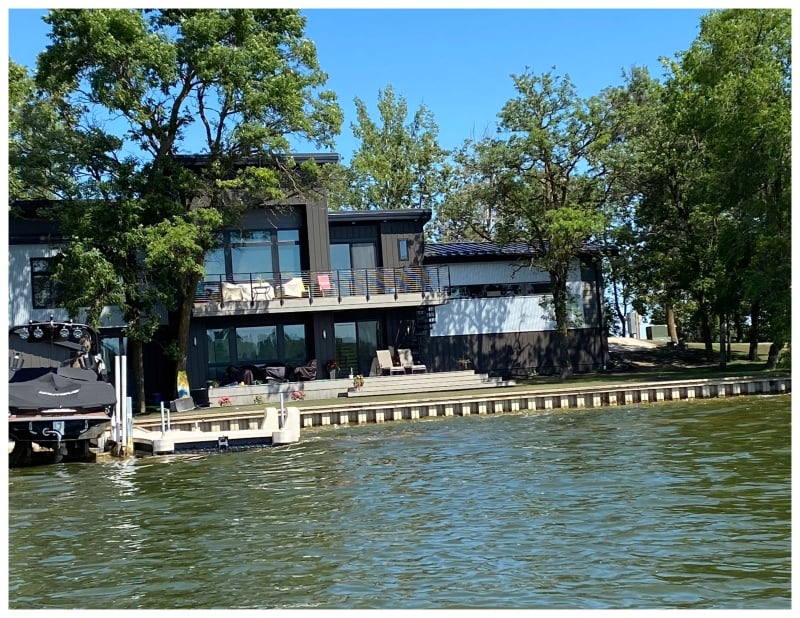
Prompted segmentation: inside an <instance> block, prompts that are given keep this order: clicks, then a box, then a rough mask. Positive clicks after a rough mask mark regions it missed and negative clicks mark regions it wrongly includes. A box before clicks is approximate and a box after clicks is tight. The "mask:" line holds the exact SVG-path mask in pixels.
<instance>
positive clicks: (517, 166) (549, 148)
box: [440, 72, 616, 377]
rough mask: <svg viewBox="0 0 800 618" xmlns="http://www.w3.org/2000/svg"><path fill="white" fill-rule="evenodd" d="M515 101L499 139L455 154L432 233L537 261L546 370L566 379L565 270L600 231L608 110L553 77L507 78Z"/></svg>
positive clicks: (504, 113) (610, 133)
mask: <svg viewBox="0 0 800 618" xmlns="http://www.w3.org/2000/svg"><path fill="white" fill-rule="evenodd" d="M512 77H513V80H514V86H515V89H516V91H517V95H516V96H515V97H514V98H513V99H511V100H510V101H508V102H507V103H506V104H505V106H504V107H503V109H502V110H501V112H500V114H499V118H500V125H499V132H500V133H501V134H502V135H503V136H504V137H503V138H485V139H483V140H480V141H479V142H477V143H476V144H472V145H469V144H468V145H467V149H466V151H462V152H461V153H460V154H459V158H460V160H462V161H465V162H466V164H465V165H464V164H462V165H461V167H460V171H461V175H462V180H461V182H460V183H459V191H458V192H457V193H456V194H455V195H454V196H453V197H452V198H451V199H448V200H447V201H446V203H445V204H444V205H443V207H442V209H441V211H440V225H442V224H443V225H444V226H445V227H451V228H452V226H461V227H463V228H465V229H466V230H467V231H468V233H469V234H470V235H476V236H478V237H482V238H486V239H490V240H496V241H497V242H499V243H500V244H508V243H511V242H523V243H527V244H529V245H531V246H533V247H536V248H537V249H538V250H539V252H540V257H539V258H537V264H538V265H541V266H542V267H543V268H545V269H546V270H547V272H548V273H549V275H550V282H551V284H552V290H553V311H554V313H555V321H556V330H557V333H558V346H557V350H556V351H555V352H556V353H555V355H554V356H555V364H556V366H558V367H559V369H560V373H561V376H562V377H567V376H569V375H570V374H571V373H572V367H571V363H570V362H569V354H568V351H569V348H568V345H569V342H568V328H569V325H570V315H569V303H570V300H571V299H570V296H569V291H568V287H567V279H568V275H569V269H570V266H571V265H572V263H573V260H574V259H575V257H576V255H578V253H579V252H580V250H581V249H582V247H583V246H584V243H585V242H586V241H587V240H590V239H592V238H593V237H596V236H597V235H599V234H600V232H602V230H603V229H604V227H605V223H606V220H607V215H606V213H605V206H606V204H607V198H608V187H609V184H610V183H611V182H612V178H611V177H610V176H609V174H608V171H607V169H606V168H605V165H604V164H603V160H602V157H601V155H602V154H603V153H604V152H605V151H606V150H607V149H609V148H611V147H612V145H613V144H614V141H615V135H616V133H615V131H616V130H615V122H616V121H615V118H614V116H615V115H614V105H613V104H612V103H611V101H610V100H609V99H608V98H607V97H606V96H599V97H593V98H591V99H588V100H584V99H581V98H580V97H578V95H577V94H576V92H575V88H574V86H573V84H572V82H571V81H570V80H569V78H568V77H563V78H562V77H559V76H557V75H555V74H554V73H553V72H548V73H544V74H542V75H534V74H532V73H529V72H526V73H524V74H522V75H515V76H512Z"/></svg>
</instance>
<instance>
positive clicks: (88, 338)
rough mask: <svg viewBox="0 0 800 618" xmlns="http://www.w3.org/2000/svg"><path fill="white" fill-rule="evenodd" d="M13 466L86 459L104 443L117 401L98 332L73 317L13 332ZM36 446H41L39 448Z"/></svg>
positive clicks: (10, 395)
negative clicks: (38, 458)
mask: <svg viewBox="0 0 800 618" xmlns="http://www.w3.org/2000/svg"><path fill="white" fill-rule="evenodd" d="M9 356H10V374H9V383H8V406H9V416H8V422H9V440H10V441H12V442H13V443H14V448H13V450H12V451H11V453H10V461H9V463H10V465H12V466H15V465H26V464H29V463H32V462H33V455H34V451H36V452H44V453H49V454H50V455H51V457H50V459H51V460H52V461H61V460H62V459H67V460H86V459H88V458H89V457H90V453H91V449H92V447H93V446H94V447H97V446H98V444H100V443H101V442H102V437H103V436H104V434H105V432H106V430H107V429H108V428H109V427H110V424H111V416H112V414H113V411H114V406H115V405H116V402H117V397H116V391H115V389H114V386H113V385H112V384H110V383H109V382H107V381H106V374H105V367H104V364H103V361H102V357H101V356H100V354H99V338H98V335H97V332H96V331H95V330H94V329H92V328H90V327H89V326H87V325H85V324H75V323H72V322H54V321H52V320H51V321H49V322H30V323H28V324H25V325H22V326H15V327H13V328H12V329H11V332H10V333H9ZM34 446H36V447H37V448H34Z"/></svg>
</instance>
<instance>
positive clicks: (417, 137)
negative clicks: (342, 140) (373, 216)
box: [328, 85, 449, 210]
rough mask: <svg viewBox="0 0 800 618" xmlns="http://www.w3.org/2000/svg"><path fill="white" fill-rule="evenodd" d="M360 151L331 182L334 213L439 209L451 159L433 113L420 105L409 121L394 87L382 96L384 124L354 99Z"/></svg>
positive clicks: (382, 92)
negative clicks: (398, 209) (345, 211)
mask: <svg viewBox="0 0 800 618" xmlns="http://www.w3.org/2000/svg"><path fill="white" fill-rule="evenodd" d="M355 106H356V122H354V123H352V124H351V128H352V131H353V136H354V137H355V138H356V139H357V140H359V142H360V145H359V148H358V150H357V151H356V152H355V153H354V154H353V157H352V159H351V161H350V164H349V165H348V166H341V167H340V168H339V169H338V170H336V176H332V177H330V179H329V184H328V186H329V191H330V192H329V203H330V206H331V207H332V208H333V209H340V208H342V207H345V208H352V209H355V210H385V209H393V208H431V209H433V208H435V206H436V203H437V201H438V200H439V199H440V197H441V195H442V193H443V192H444V191H445V187H446V179H447V174H448V169H449V168H448V165H447V163H446V159H447V155H448V153H447V152H446V151H445V150H443V149H442V148H441V146H440V145H439V138H438V135H439V127H438V125H437V124H436V121H435V120H434V117H433V113H432V112H431V111H430V110H429V109H428V108H427V107H425V106H424V105H421V106H420V107H419V108H418V109H417V111H416V112H415V113H414V115H413V116H412V117H411V119H409V118H408V104H407V102H406V100H405V99H404V98H403V97H402V96H399V95H396V94H395V92H394V89H393V88H392V86H391V85H389V86H387V87H386V88H385V89H384V90H383V91H379V92H378V113H379V119H378V120H377V121H376V120H373V119H372V118H371V117H370V114H369V110H368V108H367V105H366V104H365V103H364V101H362V100H361V99H359V98H356V99H355Z"/></svg>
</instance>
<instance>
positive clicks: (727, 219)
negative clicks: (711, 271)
mask: <svg viewBox="0 0 800 618" xmlns="http://www.w3.org/2000/svg"><path fill="white" fill-rule="evenodd" d="M676 73H680V74H682V75H684V76H686V78H687V81H688V82H689V84H690V85H691V87H692V90H693V92H694V93H695V95H696V97H695V99H694V103H695V105H694V109H693V118H694V120H695V123H696V126H697V131H698V133H699V135H700V136H701V139H702V140H703V142H704V144H705V148H706V153H707V161H708V168H709V177H710V183H709V184H710V187H709V189H710V192H711V193H712V195H713V198H714V199H716V200H717V205H718V206H717V211H718V215H717V220H718V223H719V228H720V234H721V235H722V237H723V238H724V242H722V243H721V244H720V248H721V250H720V254H719V263H720V273H721V277H720V279H719V281H718V282H717V289H718V293H719V296H720V299H721V300H722V301H724V302H721V303H720V306H719V310H720V313H721V314H730V313H731V312H734V311H735V310H736V306H737V305H738V304H739V303H741V302H743V301H745V302H748V303H749V304H750V305H751V307H753V311H752V312H751V315H752V316H753V318H752V321H754V322H756V323H757V321H758V317H759V314H760V313H761V312H762V311H763V312H764V314H765V317H766V321H767V324H766V327H767V334H768V337H769V339H770V341H771V342H772V348H771V350H770V355H769V358H768V360H767V364H768V367H774V366H775V364H776V362H777V357H778V353H779V351H780V350H781V349H782V348H783V346H784V344H785V343H787V342H788V341H789V337H790V331H791V294H790V284H791V257H790V256H791V124H792V123H791V12H790V11H789V10H786V9H778V10H776V9H758V10H756V9H735V10H723V11H712V12H710V13H709V14H708V15H706V16H705V17H704V18H703V19H702V21H701V29H700V35H699V36H698V38H697V40H696V41H695V42H694V43H693V44H692V46H691V47H690V49H689V50H688V51H687V52H686V53H685V54H684V55H683V57H682V59H681V62H680V66H679V67H678V68H676ZM711 199H712V198H709V201H710V200H711ZM753 328H754V330H757V328H756V324H753ZM754 343H755V341H754Z"/></svg>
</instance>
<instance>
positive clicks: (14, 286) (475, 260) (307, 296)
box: [9, 197, 607, 400]
mask: <svg viewBox="0 0 800 618" xmlns="http://www.w3.org/2000/svg"><path fill="white" fill-rule="evenodd" d="M46 206H47V204H46V203H26V204H21V205H19V208H17V209H15V211H16V212H17V213H21V215H20V216H17V215H13V216H11V217H10V221H9V224H10V225H9V229H10V233H9V244H10V246H9V292H10V297H9V320H10V322H11V323H12V324H20V323H25V322H27V321H28V320H47V319H49V317H50V316H51V315H54V317H55V319H57V320H65V319H68V318H69V317H71V316H68V315H66V311H65V310H64V309H63V308H60V307H59V297H58V289H57V287H56V286H54V285H53V283H52V280H51V278H50V272H51V270H50V268H51V260H52V258H53V256H55V255H56V254H57V253H58V251H59V246H60V245H62V244H63V242H64V240H65V239H63V238H62V237H61V236H60V235H59V233H58V230H57V229H56V228H55V227H54V226H53V224H52V222H50V221H47V220H46V219H44V218H42V217H41V216H39V214H37V209H38V208H42V207H45V208H46ZM276 206H279V207H276ZM431 216H432V213H431V211H429V210H419V209H404V210H391V211H358V212H355V211H348V212H344V211H340V212H329V211H328V209H327V204H326V202H325V200H324V198H322V197H320V198H319V199H317V200H314V199H308V200H305V199H301V198H291V199H287V200H284V201H282V202H281V203H280V204H279V205H275V204H271V205H264V206H261V207H257V208H252V209H250V210H249V211H247V212H246V213H245V214H244V216H243V217H242V218H241V220H240V222H239V225H238V226H236V227H235V228H230V229H225V230H221V231H220V234H221V243H220V246H219V248H218V249H217V250H215V251H213V252H212V253H210V254H209V255H208V256H207V259H206V264H205V266H206V274H205V277H204V280H203V281H202V282H201V284H200V285H198V288H197V291H196V295H195V298H194V305H193V311H192V319H191V326H190V342H189V357H188V366H187V373H188V378H189V382H190V388H191V389H199V388H203V387H205V386H206V385H207V384H208V383H210V382H216V383H219V384H224V383H226V381H229V376H228V374H227V373H226V372H227V370H228V368H229V367H231V366H234V367H237V368H250V369H251V370H252V371H254V372H264V373H265V375H268V376H270V377H285V378H287V379H292V378H293V377H294V372H295V369H297V368H304V367H307V366H309V365H310V364H311V362H312V361H316V377H317V378H318V379H321V378H327V377H328V372H327V371H326V366H327V364H328V361H330V360H333V359H335V360H336V361H337V362H338V365H339V367H340V369H339V371H340V372H344V373H345V374H347V373H349V372H350V371H351V370H352V371H353V372H354V373H362V374H364V375H369V374H370V372H373V373H374V371H375V364H374V360H375V358H376V351H377V350H382V349H387V348H389V347H392V348H395V349H399V348H409V349H411V350H412V353H413V355H414V357H415V358H417V359H421V360H422V361H423V362H424V364H425V365H426V366H427V370H428V371H429V372H430V371H450V370H455V369H460V368H469V369H475V370H477V371H480V372H482V373H491V374H494V375H498V376H509V375H518V374H524V375H527V374H528V372H530V371H532V370H536V371H537V372H538V373H550V372H552V371H554V370H555V366H554V362H553V358H554V354H553V350H554V338H553V333H554V329H555V323H554V320H553V319H552V316H551V312H550V311H549V309H548V307H547V299H548V296H549V281H548V276H547V274H546V273H544V272H542V271H541V270H538V269H536V268H531V267H526V266H523V264H524V263H525V262H528V263H530V261H531V258H535V257H536V256H537V251H536V249H535V248H529V247H527V246H519V245H511V246H508V247H498V246H496V245H493V244H491V243H445V244H431V243H425V240H424V226H425V224H426V223H427V222H428V221H429V220H430V219H431ZM597 254H598V248H597V247H594V246H592V245H587V246H586V247H585V248H584V250H583V251H582V252H581V253H580V254H579V255H576V258H575V263H574V267H573V269H572V273H571V277H570V284H569V285H570V289H571V291H572V295H573V298H574V303H573V309H574V311H573V315H574V323H573V324H572V328H571V330H570V334H571V361H572V363H573V368H574V369H575V370H576V371H592V370H596V369H599V368H602V366H603V365H604V363H605V357H606V353H607V352H606V350H607V346H606V337H605V331H604V329H603V327H602V310H601V299H602V280H601V277H600V270H599V267H598V266H597V265H596V263H595V262H593V259H594V258H596V256H597ZM74 317H75V318H76V319H77V320H80V319H81V316H74ZM123 327H124V324H123V322H122V320H121V317H120V315H119V312H118V311H115V310H114V309H113V308H110V309H109V310H108V311H107V312H106V315H105V316H104V323H103V327H102V329H101V333H102V334H103V336H104V346H105V348H104V351H105V353H106V354H107V358H106V366H107V367H113V362H112V359H111V358H110V357H111V356H113V355H114V354H117V353H120V351H122V350H124V346H125V341H124V336H123ZM174 329H175V326H174V324H170V320H169V316H167V315H166V314H165V317H164V324H163V328H162V331H161V332H160V333H159V335H158V336H157V337H156V339H155V340H154V341H153V343H152V344H150V345H148V346H146V347H145V350H144V354H145V363H144V364H145V384H146V390H147V392H148V393H150V394H151V396H153V398H155V399H157V398H160V396H159V395H158V393H164V397H163V399H165V400H166V399H171V398H173V395H174V389H175V384H174V377H173V376H174V367H173V365H172V363H171V361H170V360H169V359H168V358H167V357H166V356H165V355H164V354H163V347H164V345H165V344H166V343H167V342H168V341H169V340H170V338H171V337H174ZM256 377H258V376H256Z"/></svg>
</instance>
